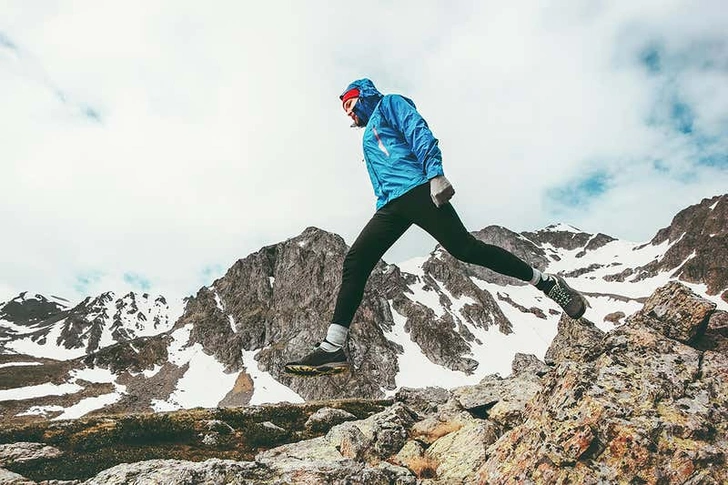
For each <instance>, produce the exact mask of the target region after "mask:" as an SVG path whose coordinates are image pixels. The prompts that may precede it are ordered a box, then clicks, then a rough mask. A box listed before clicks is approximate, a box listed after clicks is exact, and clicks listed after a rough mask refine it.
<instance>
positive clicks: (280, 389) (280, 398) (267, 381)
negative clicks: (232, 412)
mask: <svg viewBox="0 0 728 485" xmlns="http://www.w3.org/2000/svg"><path fill="white" fill-rule="evenodd" d="M258 352H259V350H243V352H242V354H243V363H244V365H245V370H246V372H247V373H248V375H250V377H251V379H253V396H252V397H251V398H250V405H256V404H266V403H277V402H290V403H302V402H305V401H304V399H303V398H302V397H301V396H299V395H298V393H296V392H295V391H294V390H293V389H291V388H289V387H287V386H285V385H283V384H281V383H280V382H278V381H277V380H275V379H274V378H273V376H272V375H270V374H269V373H268V372H265V371H262V370H260V369H259V368H258V362H257V361H256V360H255V354H257V353H258Z"/></svg>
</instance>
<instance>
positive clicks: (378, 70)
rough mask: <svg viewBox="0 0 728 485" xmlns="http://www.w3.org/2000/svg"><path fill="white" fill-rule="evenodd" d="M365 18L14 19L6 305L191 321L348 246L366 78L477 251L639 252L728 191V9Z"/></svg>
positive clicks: (528, 10)
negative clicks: (149, 305) (622, 246)
mask: <svg viewBox="0 0 728 485" xmlns="http://www.w3.org/2000/svg"><path fill="white" fill-rule="evenodd" d="M546 3H551V4H553V6H546V5H545V4H546ZM392 4H396V5H395V6H393V5H392ZM351 5H352V7H347V6H345V5H344V2H338V1H333V0H332V1H310V2H298V1H293V0H291V1H286V2H284V1H272V0H271V1H266V2H240V1H232V0H231V1H214V2H197V1H181V0H130V1H125V2H110V1H104V2H102V1H98V0H76V1H70V0H68V1H61V0H58V1H41V0H37V1H34V2H27V1H26V0H5V1H3V2H2V3H0V92H2V96H0V228H2V229H1V231H2V232H1V236H0V301H4V300H7V299H9V298H12V297H14V296H15V295H17V294H18V293H19V292H20V291H25V290H29V291H31V292H34V293H35V292H38V293H44V294H53V295H58V296H63V297H66V298H68V299H70V300H78V299H80V298H82V297H83V296H85V295H91V294H97V293H99V292H101V291H106V290H114V291H116V292H124V291H128V290H132V289H133V290H143V291H148V292H150V293H153V294H164V295H166V296H168V297H169V298H171V299H178V298H182V297H184V296H187V295H190V294H194V293H195V292H196V291H197V290H198V289H199V288H200V287H201V286H203V285H208V284H210V283H212V281H214V279H215V278H217V277H219V276H221V275H222V274H224V272H225V270H226V269H227V268H229V267H230V266H231V265H232V264H233V263H234V262H235V261H236V260H237V259H239V258H242V257H245V256H247V255H248V254H250V253H251V252H254V251H257V250H258V249H260V248H261V247H262V246H265V245H269V244H274V243H276V242H279V241H282V240H285V239H287V238H290V237H294V236H296V235H298V234H300V233H301V232H302V231H303V230H304V229H305V228H306V227H308V226H317V227H320V228H322V229H325V230H328V231H331V232H335V233H338V234H340V235H341V236H343V237H344V239H345V240H346V241H347V243H349V244H351V243H352V242H353V241H354V239H355V237H356V235H357V234H358V232H359V230H360V229H361V228H362V227H363V225H364V224H365V223H366V222H367V221H368V219H369V217H370V216H371V215H372V213H373V211H374V202H375V201H374V197H373V194H372V189H371V187H370V185H369V179H368V176H367V173H366V169H365V166H364V164H363V163H362V156H361V149H360V140H361V131H360V130H353V129H350V128H349V123H348V121H347V118H346V117H345V115H344V113H343V111H341V107H340V104H339V100H338V95H339V94H340V93H341V91H342V90H343V89H344V88H345V87H346V85H347V84H348V83H349V82H350V81H352V80H353V79H357V78H361V77H369V78H371V79H372V80H373V81H374V82H375V84H376V85H377V86H378V87H379V88H380V90H381V91H383V92H385V93H402V94H405V95H407V96H409V97H411V98H412V99H414V101H415V102H416V103H417V106H418V108H419V110H420V112H421V113H422V114H423V116H424V117H425V118H426V119H427V120H428V123H429V124H430V127H431V128H432V129H433V131H434V133H435V135H436V136H437V137H438V138H439V140H440V147H441V149H442V151H443V156H444V162H443V163H444V168H445V173H446V175H447V176H448V178H449V179H450V180H451V182H452V183H453V185H454V186H455V189H456V191H457V193H456V195H455V198H454V200H453V203H454V205H455V207H456V208H457V210H458V211H459V213H460V215H461V218H462V219H463V221H464V222H465V224H466V226H467V227H468V228H469V229H471V230H478V229H481V228H483V227H485V226H488V225H491V224H499V225H503V226H506V227H508V228H510V229H513V230H516V231H523V230H535V229H539V228H541V227H544V226H546V225H548V224H551V223H555V222H559V221H564V222H568V223H571V224H573V225H575V226H577V227H579V228H581V229H583V230H585V231H587V232H604V233H607V234H610V235H612V236H615V237H619V238H622V239H626V240H631V241H647V240H649V239H650V238H652V236H653V235H654V234H655V233H656V232H657V230H658V229H660V228H661V227H664V226H666V225H668V224H669V223H670V221H671V219H672V217H673V216H674V214H675V213H676V212H677V211H679V210H680V209H682V208H684V207H687V206H688V205H691V204H695V203H698V202H700V200H702V199H703V198H705V197H711V196H714V195H718V194H722V193H726V192H728V13H726V12H727V11H726V9H725V3H724V1H723V0H716V1H695V0H692V1H673V0H657V1H644V2H642V1H624V2H608V1H600V0H588V1H587V0H585V1H573V2H539V1H532V2H496V1H487V2H486V1H482V2H481V1H473V2H449V1H422V0H420V1H417V2H414V1H407V2H405V1H403V2H385V1H382V2H377V1H369V2H366V3H364V4H362V3H356V4H351ZM434 244H435V243H434V241H433V240H432V239H430V238H429V236H427V235H426V234H425V233H423V232H422V231H420V230H419V229H416V228H413V229H411V230H410V232H409V233H408V234H407V235H406V236H405V237H404V238H403V239H402V240H400V241H399V242H398V243H397V244H396V245H395V246H394V247H393V248H392V249H391V250H390V252H389V253H388V254H386V255H385V260H387V261H388V262H398V261H402V260H405V259H408V258H410V257H412V256H419V255H424V254H427V253H428V252H429V251H430V250H431V249H432V248H433V247H434Z"/></svg>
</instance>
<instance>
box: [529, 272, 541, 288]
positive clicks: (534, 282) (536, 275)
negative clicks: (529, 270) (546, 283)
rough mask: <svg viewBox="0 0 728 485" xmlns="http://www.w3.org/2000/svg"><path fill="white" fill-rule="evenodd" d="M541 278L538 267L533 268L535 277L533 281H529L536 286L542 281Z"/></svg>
mask: <svg viewBox="0 0 728 485" xmlns="http://www.w3.org/2000/svg"><path fill="white" fill-rule="evenodd" d="M541 278H542V275H541V272H540V271H539V270H537V269H536V268H533V278H531V281H529V283H531V284H532V285H533V286H536V285H537V284H539V283H540V282H541Z"/></svg>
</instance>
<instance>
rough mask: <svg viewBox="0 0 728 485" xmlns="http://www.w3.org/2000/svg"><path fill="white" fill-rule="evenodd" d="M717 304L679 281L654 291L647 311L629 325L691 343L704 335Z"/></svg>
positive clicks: (633, 316) (641, 311) (636, 315)
mask: <svg viewBox="0 0 728 485" xmlns="http://www.w3.org/2000/svg"><path fill="white" fill-rule="evenodd" d="M715 307H716V304H715V303H713V302H711V301H708V300H706V299H705V298H703V297H701V296H698V295H696V294H695V293H694V292H693V291H692V290H691V289H690V288H688V287H687V286H685V285H683V284H682V283H679V282H677V281H671V282H670V283H668V284H667V285H665V286H663V287H662V288H659V289H658V290H657V291H655V292H654V293H653V294H652V296H650V298H648V299H647V302H645V305H644V307H643V308H642V310H640V311H639V312H637V313H635V314H634V315H632V316H631V317H629V318H628V319H627V324H628V325H640V324H641V325H647V326H648V327H651V328H654V329H655V330H657V331H658V332H660V333H662V334H663V335H665V336H666V337H669V338H673V339H675V340H679V341H680V342H686V343H687V342H691V341H693V340H694V339H696V338H697V337H699V336H700V335H702V333H704V332H705V329H706V327H707V324H708V318H709V317H710V315H711V314H712V313H713V311H714V310H715Z"/></svg>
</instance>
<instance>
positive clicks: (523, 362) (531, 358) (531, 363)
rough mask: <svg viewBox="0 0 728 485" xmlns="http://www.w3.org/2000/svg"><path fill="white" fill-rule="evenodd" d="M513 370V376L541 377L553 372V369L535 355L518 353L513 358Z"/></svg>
mask: <svg viewBox="0 0 728 485" xmlns="http://www.w3.org/2000/svg"><path fill="white" fill-rule="evenodd" d="M511 370H512V371H513V374H512V375H513V376H518V375H521V374H533V375H536V376H539V377H540V376H542V375H544V374H546V373H547V372H548V371H549V370H551V368H550V367H549V366H548V365H546V364H545V363H543V362H541V361H540V360H539V358H538V357H536V356H535V355H533V354H522V353H520V352H518V353H516V355H514V356H513V362H512V363H511Z"/></svg>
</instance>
